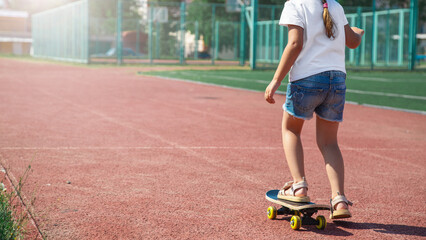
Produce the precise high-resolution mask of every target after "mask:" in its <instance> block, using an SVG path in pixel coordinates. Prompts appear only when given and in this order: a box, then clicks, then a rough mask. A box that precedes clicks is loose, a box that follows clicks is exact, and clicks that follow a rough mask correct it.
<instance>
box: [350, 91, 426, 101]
mask: <svg viewBox="0 0 426 240" xmlns="http://www.w3.org/2000/svg"><path fill="white" fill-rule="evenodd" d="M346 92H349V93H356V94H364V95H376V96H387V97H399V98H408V99H416V100H426V97H422V96H414V95H405V94H397V93H384V92H371V91H361V90H355V89H347V90H346Z"/></svg>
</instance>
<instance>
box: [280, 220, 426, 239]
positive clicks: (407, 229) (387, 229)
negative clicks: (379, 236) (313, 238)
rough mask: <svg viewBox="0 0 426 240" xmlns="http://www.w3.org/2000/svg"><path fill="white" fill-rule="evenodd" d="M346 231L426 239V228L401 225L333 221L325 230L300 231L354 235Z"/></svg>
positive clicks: (310, 229) (304, 226) (305, 226)
mask: <svg viewBox="0 0 426 240" xmlns="http://www.w3.org/2000/svg"><path fill="white" fill-rule="evenodd" d="M290 218H291V217H283V218H277V219H276V220H279V221H283V220H284V221H287V222H290ZM345 229H358V230H373V231H375V232H378V233H383V234H397V235H405V236H419V237H426V227H417V226H407V225H399V224H382V223H357V222H347V221H332V222H328V223H327V227H326V228H325V230H318V229H317V228H316V227H315V226H309V225H303V226H302V229H300V230H299V231H312V232H315V233H318V234H321V235H329V236H342V237H347V236H352V235H353V233H351V232H348V231H346V230H345Z"/></svg>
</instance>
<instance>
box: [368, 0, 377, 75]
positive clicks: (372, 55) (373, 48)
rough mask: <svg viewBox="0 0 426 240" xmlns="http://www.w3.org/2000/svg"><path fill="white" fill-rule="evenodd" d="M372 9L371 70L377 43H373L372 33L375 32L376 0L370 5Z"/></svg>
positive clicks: (373, 36) (374, 34) (373, 35)
mask: <svg viewBox="0 0 426 240" xmlns="http://www.w3.org/2000/svg"><path fill="white" fill-rule="evenodd" d="M372 7H373V15H372V18H373V19H372V20H373V24H372V27H371V28H372V30H373V32H372V34H371V59H370V60H371V70H373V69H374V60H375V56H376V54H377V52H376V51H377V48H376V47H377V43H376V42H375V36H376V33H375V32H374V31H375V30H377V29H376V24H377V23H376V0H373V5H372Z"/></svg>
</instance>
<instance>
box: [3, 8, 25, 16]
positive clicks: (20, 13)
mask: <svg viewBox="0 0 426 240" xmlns="http://www.w3.org/2000/svg"><path fill="white" fill-rule="evenodd" d="M28 16H29V14H28V13H27V12H24V11H14V10H4V9H0V17H15V18H28Z"/></svg>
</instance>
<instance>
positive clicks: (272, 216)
mask: <svg viewBox="0 0 426 240" xmlns="http://www.w3.org/2000/svg"><path fill="white" fill-rule="evenodd" d="M266 213H267V214H268V218H269V219H275V218H276V217H277V209H276V208H275V207H268V210H267V211H266Z"/></svg>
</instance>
